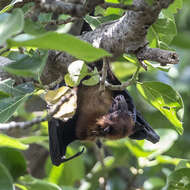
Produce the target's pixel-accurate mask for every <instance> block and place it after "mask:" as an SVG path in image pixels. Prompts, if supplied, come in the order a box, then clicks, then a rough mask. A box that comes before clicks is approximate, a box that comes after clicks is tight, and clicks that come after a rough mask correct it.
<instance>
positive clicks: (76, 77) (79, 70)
mask: <svg viewBox="0 0 190 190" xmlns="http://www.w3.org/2000/svg"><path fill="white" fill-rule="evenodd" d="M68 72H69V73H68V74H66V76H65V82H66V84H67V85H69V86H72V87H73V86H78V85H79V83H80V81H81V80H82V79H83V78H84V77H85V76H87V75H88V68H87V66H86V64H85V63H84V61H81V60H78V61H74V62H72V63H71V64H70V65H69V67H68Z"/></svg>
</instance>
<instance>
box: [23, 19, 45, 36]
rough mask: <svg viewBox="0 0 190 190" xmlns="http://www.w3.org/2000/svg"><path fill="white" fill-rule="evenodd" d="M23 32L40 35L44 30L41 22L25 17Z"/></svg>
mask: <svg viewBox="0 0 190 190" xmlns="http://www.w3.org/2000/svg"><path fill="white" fill-rule="evenodd" d="M24 32H25V33H27V34H31V35H40V34H43V33H45V32H46V30H45V29H44V28H43V26H42V24H40V23H39V22H33V21H32V20H31V19H25V23H24Z"/></svg>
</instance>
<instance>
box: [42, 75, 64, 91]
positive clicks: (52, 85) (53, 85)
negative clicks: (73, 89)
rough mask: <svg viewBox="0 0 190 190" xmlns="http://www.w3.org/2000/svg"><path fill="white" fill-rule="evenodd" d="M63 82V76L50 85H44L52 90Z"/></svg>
mask: <svg viewBox="0 0 190 190" xmlns="http://www.w3.org/2000/svg"><path fill="white" fill-rule="evenodd" d="M62 81H63V76H62V75H60V76H59V78H58V79H57V80H55V81H53V82H52V83H50V84H48V85H44V88H45V89H51V88H53V87H55V86H56V85H58V84H60V83H61V82H62Z"/></svg>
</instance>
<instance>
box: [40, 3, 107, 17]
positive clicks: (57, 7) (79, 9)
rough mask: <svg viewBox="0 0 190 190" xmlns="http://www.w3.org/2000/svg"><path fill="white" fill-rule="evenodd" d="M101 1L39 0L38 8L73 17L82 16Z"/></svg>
mask: <svg viewBox="0 0 190 190" xmlns="http://www.w3.org/2000/svg"><path fill="white" fill-rule="evenodd" d="M38 1H39V0H38ZM102 3H104V1H103V0H96V1H94V0H88V1H86V3H85V4H84V5H83V4H81V3H70V2H63V1H49V0H41V1H40V3H39V8H40V10H41V11H44V12H56V14H69V15H71V16H75V17H83V16H85V14H87V13H90V12H91V11H93V10H94V8H95V7H96V6H97V5H100V4H102Z"/></svg>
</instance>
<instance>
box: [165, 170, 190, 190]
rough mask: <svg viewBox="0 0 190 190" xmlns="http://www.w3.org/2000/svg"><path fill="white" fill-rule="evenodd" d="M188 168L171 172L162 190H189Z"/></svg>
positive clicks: (189, 175) (189, 171) (189, 174)
mask: <svg viewBox="0 0 190 190" xmlns="http://www.w3.org/2000/svg"><path fill="white" fill-rule="evenodd" d="M189 189H190V168H182V169H179V170H176V171H174V172H172V173H171V174H170V175H169V176H168V178H167V184H166V186H165V187H164V189H163V190H189Z"/></svg>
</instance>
